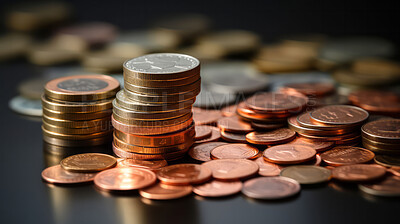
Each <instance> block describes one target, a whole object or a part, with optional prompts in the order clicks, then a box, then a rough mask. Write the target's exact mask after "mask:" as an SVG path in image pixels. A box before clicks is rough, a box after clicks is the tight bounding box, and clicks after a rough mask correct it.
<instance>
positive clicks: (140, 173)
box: [94, 167, 157, 191]
mask: <svg viewBox="0 0 400 224" xmlns="http://www.w3.org/2000/svg"><path fill="white" fill-rule="evenodd" d="M156 180H157V177H156V175H155V174H154V173H153V172H152V171H150V170H147V169H140V168H132V167H124V168H113V169H109V170H105V171H102V172H100V173H98V174H97V175H96V177H95V178H94V184H95V185H96V186H97V187H99V188H101V189H104V190H110V191H129V190H136V189H141V188H145V187H147V186H150V185H152V184H154V183H155V182H156Z"/></svg>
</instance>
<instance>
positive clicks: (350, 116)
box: [310, 105, 369, 125]
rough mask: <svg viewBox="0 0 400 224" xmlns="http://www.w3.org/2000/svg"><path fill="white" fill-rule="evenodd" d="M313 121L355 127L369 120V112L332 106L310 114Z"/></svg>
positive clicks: (350, 107) (353, 107)
mask: <svg viewBox="0 0 400 224" xmlns="http://www.w3.org/2000/svg"><path fill="white" fill-rule="evenodd" d="M310 116H311V120H312V121H315V122H316V123H322V124H336V125H354V124H361V123H362V122H364V121H366V120H367V119H368V116H369V115H368V112H367V111H365V110H363V109H361V108H359V107H355V106H348V105H332V106H325V107H321V108H319V109H316V110H314V111H312V112H311V113H310Z"/></svg>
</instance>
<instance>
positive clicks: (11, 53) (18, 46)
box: [0, 33, 43, 99]
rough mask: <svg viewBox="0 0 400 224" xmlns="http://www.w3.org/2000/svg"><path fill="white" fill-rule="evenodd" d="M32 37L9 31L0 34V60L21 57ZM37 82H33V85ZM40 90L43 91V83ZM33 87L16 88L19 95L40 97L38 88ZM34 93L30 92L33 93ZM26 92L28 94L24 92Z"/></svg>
mask: <svg viewBox="0 0 400 224" xmlns="http://www.w3.org/2000/svg"><path fill="white" fill-rule="evenodd" d="M32 39H33V38H32V37H31V36H29V35H26V34H20V33H9V34H6V35H1V36H0V46H1V48H0V61H7V60H12V59H15V58H18V57H21V56H22V55H24V54H26V53H27V51H28V49H29V48H30V46H31V45H32V42H33V40H32ZM36 83H37V82H35V86H36V87H38V86H37V85H36ZM39 87H41V89H40V92H43V84H42V85H41V86H39ZM32 90H33V89H30V90H29V89H28V90H26V91H25V90H22V89H21V88H18V91H19V93H20V94H21V95H23V96H24V97H27V98H31V99H32V98H34V99H40V95H41V94H40V95H39V94H38V91H37V90H39V89H37V88H35V89H34V91H32ZM33 92H34V94H32V95H31V94H30V93H33ZM26 93H28V94H29V95H28V94H26Z"/></svg>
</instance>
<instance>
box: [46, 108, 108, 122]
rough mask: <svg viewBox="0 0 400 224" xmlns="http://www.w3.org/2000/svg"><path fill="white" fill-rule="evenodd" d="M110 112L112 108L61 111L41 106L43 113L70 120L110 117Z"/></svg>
mask: <svg viewBox="0 0 400 224" xmlns="http://www.w3.org/2000/svg"><path fill="white" fill-rule="evenodd" d="M111 114H112V110H103V111H99V112H94V113H63V112H59V111H54V110H49V109H47V108H43V115H46V116H48V117H52V118H55V119H61V120H72V121H86V120H94V119H100V118H105V117H110V116H111Z"/></svg>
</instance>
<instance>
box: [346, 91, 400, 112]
mask: <svg viewBox="0 0 400 224" xmlns="http://www.w3.org/2000/svg"><path fill="white" fill-rule="evenodd" d="M348 97H349V100H350V101H351V103H352V104H354V105H356V106H358V107H361V108H363V109H364V110H366V111H368V112H369V113H371V114H378V115H387V116H391V117H400V96H399V95H398V94H396V93H395V92H389V91H381V90H357V91H354V92H352V93H350V94H349V96H348ZM382 99H385V100H382Z"/></svg>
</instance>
